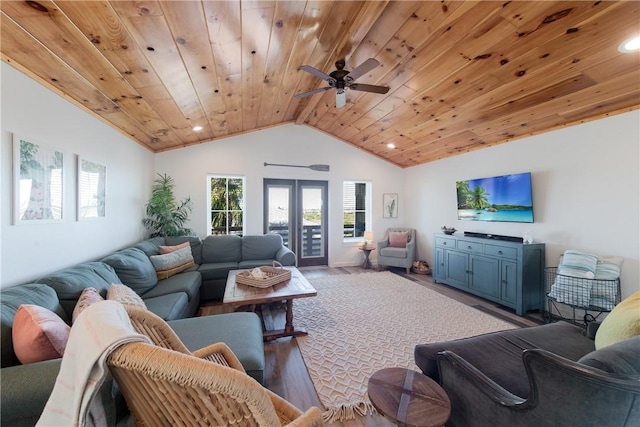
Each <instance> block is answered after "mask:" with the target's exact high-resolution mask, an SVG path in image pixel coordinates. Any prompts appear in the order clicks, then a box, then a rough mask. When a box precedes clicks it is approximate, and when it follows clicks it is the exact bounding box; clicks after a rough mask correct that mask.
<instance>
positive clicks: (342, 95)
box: [336, 89, 347, 108]
mask: <svg viewBox="0 0 640 427" xmlns="http://www.w3.org/2000/svg"><path fill="white" fill-rule="evenodd" d="M345 105H347V94H346V92H345V91H344V89H343V90H341V91H340V90H339V91H337V92H336V108H342V107H344V106H345Z"/></svg>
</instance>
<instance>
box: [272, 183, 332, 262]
mask: <svg viewBox="0 0 640 427" xmlns="http://www.w3.org/2000/svg"><path fill="white" fill-rule="evenodd" d="M327 191H328V184H327V181H308V180H291V179H266V178H265V180H264V232H265V233H277V234H280V235H281V236H282V240H283V241H284V244H285V246H287V247H288V248H289V249H291V250H292V251H294V252H295V253H296V257H297V265H298V266H299V267H305V266H310V265H327V264H328V256H327V220H328V216H327V212H328V207H327Z"/></svg>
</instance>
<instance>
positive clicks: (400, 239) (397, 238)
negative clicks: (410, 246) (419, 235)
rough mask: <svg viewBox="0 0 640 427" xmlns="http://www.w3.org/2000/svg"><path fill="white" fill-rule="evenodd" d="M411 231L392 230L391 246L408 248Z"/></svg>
mask: <svg viewBox="0 0 640 427" xmlns="http://www.w3.org/2000/svg"><path fill="white" fill-rule="evenodd" d="M408 236H409V233H408V232H407V231H390V232H389V246H391V247H392V248H406V247H407V240H408Z"/></svg>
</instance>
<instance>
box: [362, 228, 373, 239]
mask: <svg viewBox="0 0 640 427" xmlns="http://www.w3.org/2000/svg"><path fill="white" fill-rule="evenodd" d="M364 240H366V241H368V242H371V241H373V231H371V230H367V231H365V232H364Z"/></svg>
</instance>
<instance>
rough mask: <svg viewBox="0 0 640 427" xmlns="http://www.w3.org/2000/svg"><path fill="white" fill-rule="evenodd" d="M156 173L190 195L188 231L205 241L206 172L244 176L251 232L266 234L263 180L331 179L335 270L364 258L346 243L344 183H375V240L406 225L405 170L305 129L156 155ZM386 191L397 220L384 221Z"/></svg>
mask: <svg viewBox="0 0 640 427" xmlns="http://www.w3.org/2000/svg"><path fill="white" fill-rule="evenodd" d="M265 162H267V163H281V164H294V165H310V164H328V165H329V166H330V168H331V171H330V172H329V173H327V172H316V171H312V170H310V169H303V168H284V167H265V166H264V163H265ZM156 171H157V172H158V173H161V174H163V173H167V174H169V175H171V176H172V177H173V178H174V179H175V182H176V189H175V190H176V191H175V194H176V197H177V198H178V199H179V200H182V199H184V198H185V197H186V196H190V197H191V199H192V200H193V206H194V209H193V213H192V215H191V222H190V225H189V227H190V228H192V229H193V230H194V231H195V232H196V234H197V235H199V236H201V237H204V236H206V235H207V229H208V220H207V212H206V208H207V197H208V193H207V188H206V176H207V174H223V175H226V174H228V175H238V176H244V177H245V178H246V186H247V188H246V212H247V213H246V221H247V223H246V225H245V227H246V229H245V231H246V233H247V234H262V233H263V224H262V221H263V216H262V211H263V207H262V203H263V194H262V190H263V185H262V184H263V178H282V179H308V180H326V181H329V220H330V223H329V234H328V236H329V243H328V244H329V265H331V266H334V267H336V266H345V265H357V264H358V263H361V262H362V256H363V255H362V252H361V251H359V250H358V249H357V247H356V246H355V244H353V243H352V244H344V243H343V241H342V222H341V220H342V183H343V181H346V180H363V181H371V183H372V192H373V200H372V203H373V232H374V235H375V236H378V237H382V235H383V233H384V231H385V230H386V228H387V227H394V226H401V225H403V224H404V223H405V222H406V219H405V218H406V214H407V210H406V209H405V206H406V205H405V203H406V201H407V198H406V197H405V196H404V194H403V190H402V183H403V176H404V171H403V169H401V168H399V167H397V166H394V165H392V164H390V163H388V162H386V161H383V160H381V159H379V158H377V157H374V156H371V155H369V154H366V153H365V152H363V151H361V150H359V149H357V148H355V147H353V146H351V145H348V144H346V143H344V142H341V141H338V140H337V139H335V138H332V137H330V136H327V135H326V134H324V133H322V132H319V131H316V130H314V129H312V128H310V127H307V126H297V125H294V124H286V125H282V126H277V127H272V128H269V129H265V130H262V131H258V132H252V133H247V134H244V135H239V136H234V137H229V138H226V139H222V140H217V141H213V142H210V143H206V144H201V145H197V146H192V147H187V148H182V149H179V150H173V151H167V152H164V153H160V154H157V155H156ZM383 193H398V202H399V209H398V218H394V219H383V218H382V194H383ZM371 255H372V256H371V259H372V260H373V259H375V251H374V253H372V254H371Z"/></svg>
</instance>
